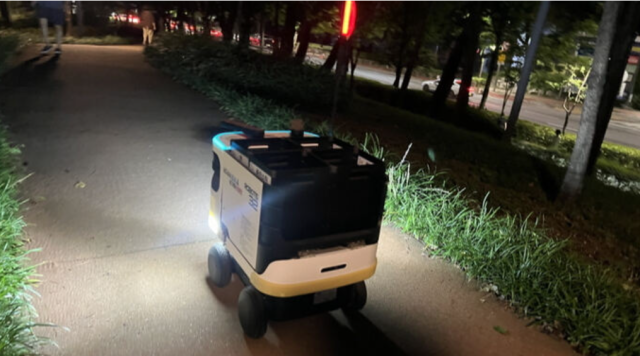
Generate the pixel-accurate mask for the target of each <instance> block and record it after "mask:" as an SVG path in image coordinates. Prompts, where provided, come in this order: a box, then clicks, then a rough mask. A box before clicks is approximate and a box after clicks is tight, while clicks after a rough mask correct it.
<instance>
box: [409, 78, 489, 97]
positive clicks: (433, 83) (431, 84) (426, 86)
mask: <svg viewBox="0 0 640 356" xmlns="http://www.w3.org/2000/svg"><path fill="white" fill-rule="evenodd" d="M461 83H462V79H455V80H454V81H453V85H452V86H451V92H450V93H449V94H450V95H451V96H458V93H459V92H460V84H461ZM439 84H440V79H436V80H427V81H424V82H422V90H424V91H426V92H427V93H433V92H435V91H436V89H437V88H438V85H439ZM475 91H476V89H475V88H474V87H469V96H473V94H474V93H475Z"/></svg>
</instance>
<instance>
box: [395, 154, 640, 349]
mask: <svg viewBox="0 0 640 356" xmlns="http://www.w3.org/2000/svg"><path fill="white" fill-rule="evenodd" d="M388 175H389V191H388V195H387V201H386V209H385V210H386V214H385V219H386V220H387V221H389V222H392V223H394V224H395V225H397V226H399V227H400V228H401V229H402V230H403V231H405V232H408V233H411V234H413V235H414V236H416V237H417V238H418V239H420V240H422V241H423V242H424V243H425V244H426V245H427V246H428V247H429V249H430V251H431V253H432V254H435V255H438V256H442V257H445V258H447V259H449V260H451V261H452V262H454V263H456V264H458V265H459V266H460V267H462V268H463V269H464V271H465V272H466V274H467V275H468V276H469V277H473V278H477V279H478V280H480V281H483V282H484V283H487V284H489V285H491V286H492V288H491V290H493V291H494V292H495V293H496V294H498V295H499V296H501V297H503V298H505V299H506V300H507V301H508V302H509V303H510V304H511V305H513V306H514V307H516V308H517V310H518V311H519V312H521V313H522V314H523V315H525V316H526V317H528V318H531V319H532V320H533V322H535V323H538V324H542V325H544V326H545V327H546V328H549V327H553V328H554V329H557V330H555V331H556V332H559V333H561V334H562V335H564V336H565V337H566V339H567V340H568V341H569V342H570V343H571V344H572V345H575V346H579V347H580V348H582V350H583V351H585V352H589V353H594V354H604V355H637V354H639V353H640V318H638V315H640V300H639V299H638V295H637V294H636V293H632V292H629V291H627V290H625V288H624V287H623V286H622V285H621V284H620V283H619V280H617V279H616V278H615V276H612V275H611V274H610V273H608V272H607V271H605V270H602V269H600V268H598V267H596V266H593V265H591V264H589V263H587V262H586V261H583V260H582V259H581V258H580V257H578V256H575V255H572V254H570V253H569V252H567V248H566V246H567V242H566V241H563V240H553V239H550V238H548V237H547V236H546V235H545V232H544V231H543V230H541V229H539V228H538V227H537V223H536V222H532V221H529V220H528V219H522V218H519V217H517V216H515V217H514V216H509V215H506V216H499V215H498V210H496V209H491V208H489V207H488V204H487V201H486V199H485V200H484V201H482V203H480V204H479V208H473V206H475V205H478V204H472V202H470V201H469V200H468V199H467V198H465V196H464V195H463V194H462V193H463V192H462V191H461V190H451V189H447V188H446V187H445V186H444V185H442V184H440V183H438V181H437V180H436V179H435V176H434V175H433V174H430V173H428V172H426V171H418V172H416V173H411V171H410V169H409V165H408V164H406V163H405V164H395V165H391V166H390V167H389V169H388Z"/></svg>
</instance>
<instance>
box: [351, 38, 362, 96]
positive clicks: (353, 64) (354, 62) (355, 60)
mask: <svg viewBox="0 0 640 356" xmlns="http://www.w3.org/2000/svg"><path fill="white" fill-rule="evenodd" d="M353 52H354V51H353V49H352V50H351V55H349V62H350V63H351V81H350V83H349V87H350V88H351V89H353V87H354V85H355V79H354V76H353V75H354V73H355V71H356V67H357V66H358V61H359V60H360V48H356V49H355V52H356V55H355V58H354V56H353Z"/></svg>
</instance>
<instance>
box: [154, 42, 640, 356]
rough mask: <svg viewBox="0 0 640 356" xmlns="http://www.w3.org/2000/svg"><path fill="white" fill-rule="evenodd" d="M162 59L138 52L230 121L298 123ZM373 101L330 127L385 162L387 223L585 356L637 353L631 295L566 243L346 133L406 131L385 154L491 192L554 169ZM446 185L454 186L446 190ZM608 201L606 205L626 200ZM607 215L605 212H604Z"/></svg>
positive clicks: (374, 141) (595, 187) (594, 186)
mask: <svg viewBox="0 0 640 356" xmlns="http://www.w3.org/2000/svg"><path fill="white" fill-rule="evenodd" d="M164 53H166V52H164ZM164 53H163V52H162V51H154V50H149V51H147V52H146V54H147V57H148V59H149V61H150V62H151V63H153V64H154V65H156V66H158V67H159V68H160V69H162V70H163V71H165V72H167V73H168V74H170V75H171V76H173V77H174V78H175V79H176V80H178V81H180V82H182V83H185V84H187V85H189V86H191V87H192V88H195V89H196V90H198V91H200V92H202V93H205V94H207V95H208V96H209V97H210V98H212V99H214V100H216V101H217V102H218V103H219V104H220V105H221V106H222V108H223V110H224V111H225V112H226V113H227V114H229V115H230V116H232V117H234V118H236V119H240V120H243V121H245V122H247V123H249V124H252V125H255V126H259V127H264V128H270V129H271V128H286V127H287V126H288V122H289V120H290V119H292V118H297V117H299V116H300V115H299V114H297V113H296V112H295V111H294V110H292V109H291V108H289V107H285V106H282V105H281V104H279V103H277V102H275V101H272V100H268V99H264V98H262V97H260V96H256V95H255V94H250V93H246V92H244V93H243V92H240V91H236V90H234V89H232V88H229V87H226V86H224V85H222V84H221V83H220V82H217V81H215V80H208V79H207V78H203V77H202V76H200V75H198V72H197V71H196V70H194V68H195V67H194V66H192V65H189V64H188V63H184V62H181V63H180V64H179V65H176V64H174V63H173V62H171V61H167V60H166V59H167V58H163V57H164V55H165V54H164ZM381 102H382V101H373V100H368V99H364V98H361V97H358V96H355V97H353V98H352V102H351V104H350V106H349V110H348V111H347V112H345V113H343V114H342V115H341V117H339V118H338V126H342V132H343V133H344V132H348V134H346V135H344V134H343V135H344V136H345V138H346V139H347V140H349V141H352V142H353V141H355V138H356V137H361V138H362V137H364V138H363V140H362V142H363V144H362V147H363V149H366V150H367V151H369V152H371V153H372V154H375V155H377V156H379V157H384V158H385V159H386V161H387V162H389V166H388V175H389V186H388V189H389V191H388V196H387V201H386V213H385V220H386V221H387V222H390V223H393V224H395V225H397V226H399V227H400V228H402V229H403V230H404V231H406V232H408V233H411V234H413V235H414V236H415V237H416V238H418V239H420V240H422V241H423V242H424V243H425V244H426V246H427V248H428V249H429V250H430V251H431V253H432V254H435V255H438V256H442V257H444V258H447V259H449V260H451V261H452V262H454V263H456V264H458V265H459V266H460V267H461V268H462V269H463V270H464V271H465V272H466V273H467V275H468V276H470V277H473V278H477V279H478V280H480V281H482V282H484V283H485V284H487V285H488V286H490V290H492V291H494V292H495V293H496V294H498V295H499V296H500V297H501V298H503V299H505V300H506V301H508V302H509V303H510V304H511V305H512V306H514V307H515V308H516V309H517V310H518V311H519V312H520V313H522V314H523V315H525V316H527V317H528V318H530V319H531V320H532V322H533V323H538V324H541V325H542V326H543V327H544V328H545V329H547V330H549V329H553V330H554V331H555V332H557V333H560V334H561V335H563V336H564V337H565V338H566V339H567V340H568V341H569V342H571V343H572V344H573V345H575V346H577V347H579V348H581V350H583V351H584V352H585V353H591V354H597V355H600V354H608V355H637V354H639V353H640V319H639V318H638V317H637V316H638V315H640V300H639V299H638V294H637V289H635V287H633V286H630V285H628V284H624V283H622V282H621V281H620V279H619V278H618V276H617V275H616V274H614V273H612V272H611V271H609V270H608V269H605V268H603V267H602V266H600V265H597V264H595V265H594V264H592V263H590V262H589V261H587V260H585V259H584V258H583V257H582V256H579V255H577V254H574V253H573V252H571V249H570V248H569V247H570V246H571V243H570V241H568V240H565V239H552V238H550V237H549V236H548V232H547V231H546V230H544V229H542V227H541V226H540V224H539V223H538V222H537V221H532V220H530V219H527V218H522V217H521V216H522V215H519V214H517V213H516V214H512V213H507V212H505V211H501V210H498V209H494V208H491V205H490V204H489V199H488V197H487V196H486V195H483V197H484V199H481V201H475V200H473V199H471V198H470V197H469V196H470V195H469V194H468V193H467V192H465V191H463V190H461V189H459V188H455V185H456V184H458V185H461V186H465V185H466V184H464V183H466V182H465V181H464V175H459V174H457V172H455V171H451V172H450V174H447V175H445V174H434V173H430V172H429V171H426V170H417V171H416V170H415V169H413V170H412V169H411V168H410V164H409V163H408V161H405V160H403V161H402V162H399V163H393V162H398V157H400V156H399V155H398V154H397V153H398V150H394V149H391V150H389V149H388V148H389V147H386V148H385V147H384V146H383V145H382V144H381V143H380V140H379V139H378V138H377V136H372V135H368V134H366V135H360V134H359V133H358V131H357V130H355V129H354V128H360V129H361V130H365V131H366V130H367V129H368V128H371V127H377V128H378V131H379V132H380V133H381V135H384V134H388V133H389V132H391V131H394V132H399V131H402V130H405V131H402V133H401V134H399V135H400V136H402V138H401V139H397V137H396V136H389V135H385V136H384V137H385V139H386V138H389V141H385V142H387V143H389V144H390V147H392V148H395V147H397V146H398V141H400V142H401V143H402V144H403V145H404V144H406V142H414V143H415V144H414V146H413V148H412V150H413V152H412V156H411V157H413V158H415V157H419V158H423V157H426V158H424V159H426V160H428V161H429V163H430V165H431V166H436V165H440V164H445V166H446V164H447V162H466V164H468V167H472V168H475V169H476V170H475V171H473V172H471V173H470V175H469V176H470V177H471V179H476V178H477V176H481V177H482V178H481V180H484V181H486V182H489V183H491V185H490V186H495V184H500V185H502V186H506V187H508V189H509V190H508V191H510V192H513V191H523V190H525V189H527V188H528V187H529V188H530V186H531V184H532V183H531V182H532V181H535V182H536V185H540V184H544V183H542V182H543V181H544V180H545V179H548V177H547V178H542V177H538V176H536V175H535V174H533V176H532V172H536V171H539V170H540V167H541V166H542V167H543V168H544V169H545V170H547V171H548V172H547V174H548V175H550V176H552V177H558V176H561V174H562V171H561V169H559V168H558V167H557V166H555V165H550V164H547V163H546V162H544V161H542V160H540V159H537V158H535V157H532V156H531V155H529V154H527V153H526V152H524V151H523V150H520V149H518V148H517V147H514V146H512V145H509V144H505V143H503V142H501V141H497V140H495V139H493V138H492V137H490V136H488V135H486V134H485V133H483V132H470V131H468V130H463V129H460V128H456V127H454V126H452V125H449V124H448V123H445V122H438V121H433V120H426V119H425V118H424V117H423V116H420V115H415V114H411V113H409V112H407V111H404V110H399V109H397V108H393V107H391V106H389V105H385V104H382V103H381ZM348 120H351V121H348ZM310 123H312V124H314V125H315V127H314V130H315V131H317V132H320V133H322V132H324V131H325V130H326V124H322V123H321V124H319V125H318V121H317V120H313V119H311V120H310ZM416 151H417V152H416ZM394 153H395V154H394ZM445 177H447V178H445ZM453 178H455V179H456V180H458V181H454V182H451V179H453ZM447 179H448V181H446V180H447ZM587 191H588V196H590V194H592V195H593V196H607V197H611V196H615V195H616V194H622V193H621V192H619V191H617V190H615V189H613V188H610V187H606V186H603V185H602V184H600V183H599V182H597V181H595V182H594V181H593V180H590V181H589V182H588V187H587ZM511 194H513V193H511ZM615 198H616V199H613V200H612V201H613V202H617V199H620V201H621V202H624V201H625V200H624V199H623V198H621V197H615ZM591 203H593V202H590V203H589V204H591ZM625 204H628V205H625V206H621V207H618V208H616V209H618V210H616V209H613V210H611V213H612V214H619V211H620V210H619V209H627V210H628V211H629V212H630V214H633V212H634V211H635V210H634V208H633V205H632V204H635V202H627V203H625ZM609 207H610V206H607V205H606V204H605V209H604V210H605V211H606V210H607V209H606V208H609ZM525 216H526V215H525ZM612 221H616V219H612ZM617 221H619V220H617ZM628 226H632V225H628ZM637 227H638V224H637V223H636V228H637ZM634 231H637V230H634Z"/></svg>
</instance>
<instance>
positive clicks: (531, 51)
mask: <svg viewBox="0 0 640 356" xmlns="http://www.w3.org/2000/svg"><path fill="white" fill-rule="evenodd" d="M548 12H549V1H543V2H541V3H540V8H539V9H538V15H537V16H536V22H535V24H534V26H533V30H532V33H531V43H530V44H529V47H528V48H527V54H526V56H525V61H524V65H523V66H522V72H521V73H520V80H519V81H518V88H517V89H516V97H515V98H514V99H513V105H512V106H511V112H510V113H509V121H508V123H507V132H506V135H505V138H506V139H509V138H510V137H511V136H513V134H514V133H515V127H516V122H517V121H518V116H519V115H520V108H521V107H522V101H523V100H524V95H525V93H526V91H527V84H528V83H529V76H530V75H531V70H532V69H533V64H534V63H535V58H536V51H537V49H538V43H539V42H540V37H541V36H542V27H543V26H544V23H545V20H546V18H547V13H548Z"/></svg>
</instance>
